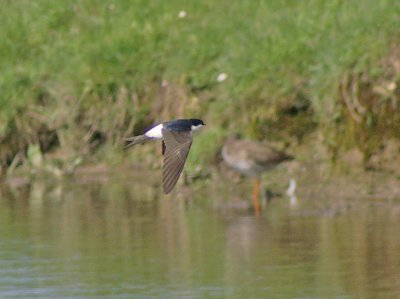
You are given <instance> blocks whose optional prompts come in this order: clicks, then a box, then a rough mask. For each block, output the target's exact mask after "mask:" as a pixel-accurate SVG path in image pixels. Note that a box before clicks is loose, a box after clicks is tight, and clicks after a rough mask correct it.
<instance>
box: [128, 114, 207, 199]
mask: <svg viewBox="0 0 400 299" xmlns="http://www.w3.org/2000/svg"><path fill="white" fill-rule="evenodd" d="M204 125H205V123H204V122H203V121H202V120H201V119H196V118H190V119H175V120H171V121H167V122H164V123H161V124H159V125H156V126H154V127H152V128H150V129H149V130H148V131H146V132H145V133H144V134H143V135H139V136H133V137H130V138H127V139H126V141H129V142H130V143H129V144H128V145H127V147H129V146H132V145H136V144H141V143H145V142H147V141H151V140H158V139H162V155H163V191H164V193H165V194H168V193H170V192H171V190H172V189H173V188H174V186H175V185H176V183H177V181H178V179H179V176H180V175H181V173H182V170H183V167H184V165H185V162H186V159H187V156H188V154H189V150H190V147H191V145H192V136H193V132H195V131H197V130H198V129H200V128H201V127H203V126H204Z"/></svg>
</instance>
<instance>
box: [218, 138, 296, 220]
mask: <svg viewBox="0 0 400 299" xmlns="http://www.w3.org/2000/svg"><path fill="white" fill-rule="evenodd" d="M222 158H223V159H224V161H225V162H226V164H228V165H229V166H230V167H232V168H233V169H235V170H236V171H238V172H239V173H241V174H243V175H245V176H249V177H253V178H254V179H255V181H254V186H253V207H254V211H255V214H256V216H258V215H259V214H260V202H259V193H260V190H259V189H260V176H261V174H262V173H263V172H264V171H268V170H271V169H273V168H274V167H276V166H277V165H279V164H280V163H282V162H284V161H289V160H293V157H292V156H291V155H289V154H287V153H285V152H282V151H277V150H275V149H273V148H272V147H271V146H269V145H265V144H263V143H260V142H257V141H251V140H243V139H237V138H231V139H228V140H227V141H226V142H225V144H224V146H223V148H222Z"/></svg>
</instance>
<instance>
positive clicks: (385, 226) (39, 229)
mask: <svg viewBox="0 0 400 299" xmlns="http://www.w3.org/2000/svg"><path fill="white" fill-rule="evenodd" d="M138 190H140V188H139V189H138V188H135V187H134V186H132V185H131V184H129V183H127V184H125V183H124V184H119V183H115V182H110V183H103V184H85V185H79V184H76V183H73V182H69V183H68V182H67V183H62V184H58V185H55V186H51V187H49V186H47V185H46V184H43V183H40V182H37V183H33V184H32V185H31V186H30V187H23V188H17V189H13V190H9V189H7V190H5V191H3V192H2V195H1V198H0V298H53V299H56V298H398V297H400V211H399V209H398V208H396V207H393V206H390V205H379V204H367V205H364V206H362V207H360V208H359V209H349V210H346V211H344V212H341V213H335V214H330V213H307V211H306V210H302V203H301V201H300V202H298V204H297V206H296V207H291V206H290V204H289V202H290V201H289V199H287V198H286V197H284V196H283V197H280V198H277V199H275V200H274V201H272V204H270V205H269V206H268V207H267V209H264V210H263V212H262V214H261V216H260V217H258V218H256V217H255V216H254V215H253V213H252V212H251V211H247V210H246V211H240V212H226V210H221V209H219V208H217V207H218V205H216V204H215V201H217V200H218V198H213V197H212V196H211V195H210V196H208V197H204V195H202V196H198V197H196V196H195V197H193V196H190V198H185V196H179V197H174V196H170V197H168V198H165V197H163V198H159V197H158V196H156V195H154V194H153V193H152V192H151V191H149V192H143V193H142V194H140V193H139V191H138ZM214 196H215V195H214Z"/></svg>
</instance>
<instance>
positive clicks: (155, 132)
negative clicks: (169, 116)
mask: <svg viewBox="0 0 400 299" xmlns="http://www.w3.org/2000/svg"><path fill="white" fill-rule="evenodd" d="M162 128H163V125H162V124H159V125H158V126H155V127H154V128H152V129H150V130H148V131H147V132H146V133H144V135H146V136H147V137H150V138H155V139H161V138H162V132H161V130H162Z"/></svg>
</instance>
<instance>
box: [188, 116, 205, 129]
mask: <svg viewBox="0 0 400 299" xmlns="http://www.w3.org/2000/svg"><path fill="white" fill-rule="evenodd" d="M190 121H191V122H192V131H197V130H198V129H200V128H201V127H203V126H205V125H206V124H205V123H204V122H203V121H202V120H201V119H197V118H191V119H190Z"/></svg>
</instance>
